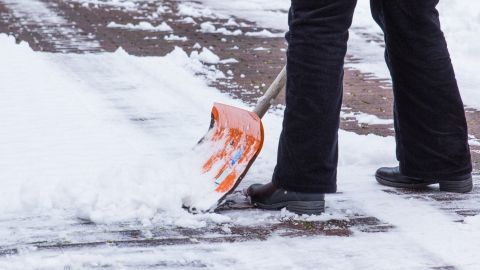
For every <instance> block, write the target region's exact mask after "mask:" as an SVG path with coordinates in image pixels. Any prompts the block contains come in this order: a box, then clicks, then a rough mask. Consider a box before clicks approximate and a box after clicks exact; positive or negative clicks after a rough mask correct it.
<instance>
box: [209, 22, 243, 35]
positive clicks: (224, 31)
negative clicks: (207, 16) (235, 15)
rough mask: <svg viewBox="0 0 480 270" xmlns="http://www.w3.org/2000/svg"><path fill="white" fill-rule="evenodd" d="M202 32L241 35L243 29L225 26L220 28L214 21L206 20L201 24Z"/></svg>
mask: <svg viewBox="0 0 480 270" xmlns="http://www.w3.org/2000/svg"><path fill="white" fill-rule="evenodd" d="M200 32H202V33H218V34H222V35H225V36H239V35H241V34H243V32H242V30H240V29H237V30H234V31H232V30H228V29H227V28H225V27H220V28H218V29H217V28H216V27H215V25H213V23H212V22H204V23H202V24H200Z"/></svg>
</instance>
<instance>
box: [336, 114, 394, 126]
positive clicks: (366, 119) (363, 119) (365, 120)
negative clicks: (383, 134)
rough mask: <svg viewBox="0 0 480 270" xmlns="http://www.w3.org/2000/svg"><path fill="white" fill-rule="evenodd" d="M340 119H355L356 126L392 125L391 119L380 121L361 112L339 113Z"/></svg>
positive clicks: (374, 116)
mask: <svg viewBox="0 0 480 270" xmlns="http://www.w3.org/2000/svg"><path fill="white" fill-rule="evenodd" d="M340 117H341V118H344V119H350V118H353V119H355V120H356V121H357V122H358V124H367V125H392V124H393V119H381V118H379V117H377V116H376V115H372V114H367V113H363V112H349V113H346V112H343V111H342V112H340Z"/></svg>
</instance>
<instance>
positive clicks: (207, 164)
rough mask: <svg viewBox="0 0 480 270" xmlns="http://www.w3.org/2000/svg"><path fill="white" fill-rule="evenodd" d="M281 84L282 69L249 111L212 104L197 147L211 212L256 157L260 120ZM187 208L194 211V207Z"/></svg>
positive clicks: (261, 134)
mask: <svg viewBox="0 0 480 270" xmlns="http://www.w3.org/2000/svg"><path fill="white" fill-rule="evenodd" d="M285 81H286V68H285V67H284V68H283V69H282V71H281V72H280V74H279V75H278V76H277V78H276V79H275V81H274V82H273V83H272V85H271V86H270V87H269V88H268V90H267V91H266V92H265V94H264V95H263V96H262V97H261V98H260V100H259V101H258V104H257V105H256V107H255V109H254V111H253V112H250V111H247V110H244V109H240V108H237V107H233V106H229V105H225V104H221V103H214V105H213V108H212V114H211V115H212V119H211V123H210V128H209V130H208V132H207V134H206V135H205V136H204V137H203V138H202V139H201V140H200V141H199V143H198V145H197V147H202V148H203V149H204V150H205V151H204V153H205V154H206V157H205V160H204V162H203V165H202V168H201V173H202V174H203V175H204V176H207V177H208V178H207V180H208V181H210V182H211V183H210V184H211V187H212V189H213V192H212V193H211V196H208V200H211V205H212V206H211V208H210V209H215V208H216V207H217V206H218V204H219V203H221V201H222V200H223V199H224V198H225V197H226V196H227V195H228V194H230V193H231V192H233V191H234V190H235V188H236V187H237V186H238V185H239V184H240V182H241V181H242V179H243V177H244V176H245V174H246V173H247V171H248V170H249V168H250V166H252V164H253V162H254V161H255V159H256V158H257V156H258V155H259V153H260V151H261V149H262V146H263V141H264V130H263V125H262V121H261V118H262V117H263V116H264V115H265V113H266V112H267V111H268V108H269V107H270V105H271V103H272V101H273V100H274V99H275V98H276V97H277V96H278V94H279V93H280V91H281V90H282V89H283V88H284V86H285ZM202 204H205V202H203V203H202ZM187 207H188V208H190V209H195V205H188V206H187Z"/></svg>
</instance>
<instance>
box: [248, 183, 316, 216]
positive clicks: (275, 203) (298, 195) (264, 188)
mask: <svg viewBox="0 0 480 270" xmlns="http://www.w3.org/2000/svg"><path fill="white" fill-rule="evenodd" d="M246 194H247V195H248V196H250V200H251V202H252V204H253V205H255V206H256V207H258V208H261V209H267V210H280V209H282V208H287V210H288V211H290V212H293V213H295V214H299V215H301V214H308V215H318V214H321V213H323V212H324V211H325V194H323V193H303V192H295V191H287V190H285V189H282V188H277V187H275V186H274V185H273V183H271V182H270V183H268V184H265V185H262V184H254V185H251V186H250V187H249V188H248V189H247V191H246Z"/></svg>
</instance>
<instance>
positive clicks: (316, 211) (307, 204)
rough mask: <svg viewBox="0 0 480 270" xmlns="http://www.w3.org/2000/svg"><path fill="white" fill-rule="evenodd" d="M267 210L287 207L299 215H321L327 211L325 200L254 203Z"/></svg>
mask: <svg viewBox="0 0 480 270" xmlns="http://www.w3.org/2000/svg"><path fill="white" fill-rule="evenodd" d="M254 205H255V206H257V207H258V208H261V209H265V210H280V209H283V208H286V209H287V210H288V211H290V212H292V213H295V214H297V215H320V214H322V213H323V212H325V201H287V202H281V203H275V204H262V203H254Z"/></svg>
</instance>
